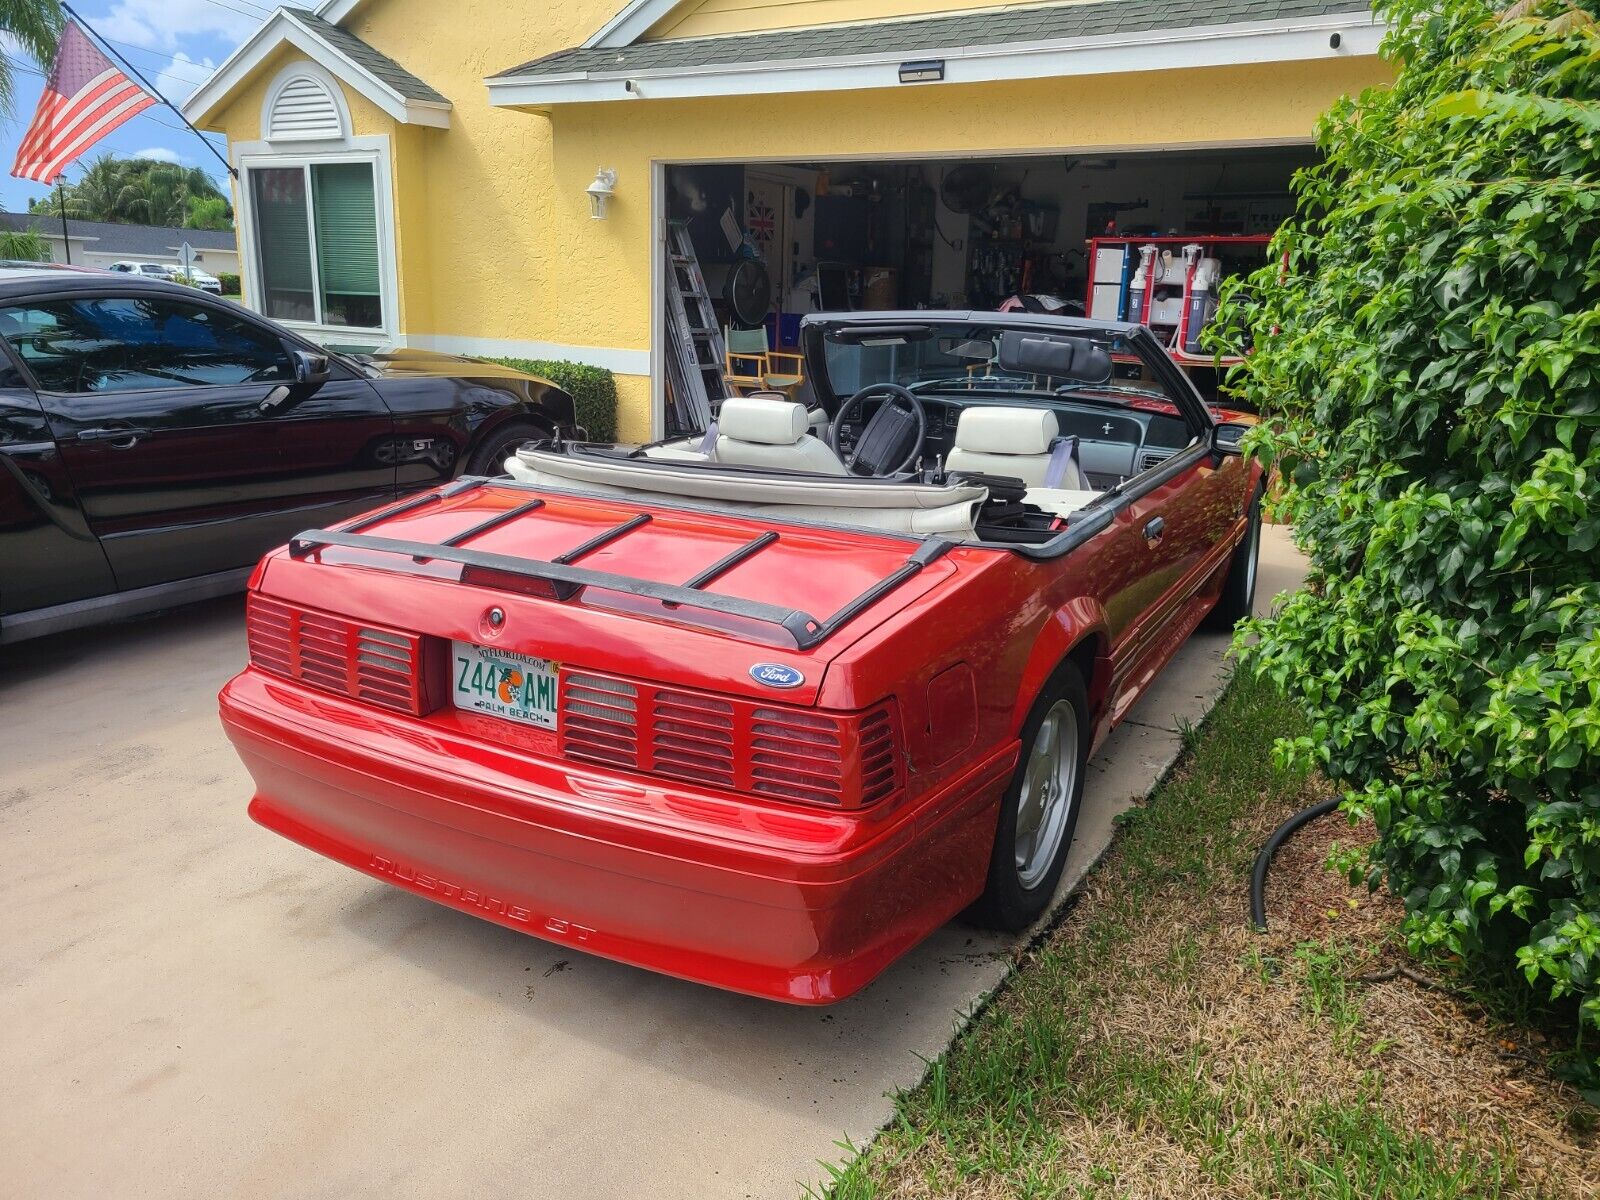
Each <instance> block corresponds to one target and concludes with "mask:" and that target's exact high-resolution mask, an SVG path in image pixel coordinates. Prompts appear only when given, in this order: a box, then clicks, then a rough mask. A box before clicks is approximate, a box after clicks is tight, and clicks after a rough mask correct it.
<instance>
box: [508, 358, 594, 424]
mask: <svg viewBox="0 0 1600 1200" xmlns="http://www.w3.org/2000/svg"><path fill="white" fill-rule="evenodd" d="M487 361H489V362H497V363H503V364H504V365H506V366H508V367H515V368H516V369H517V370H519V371H527V372H528V373H529V374H530V375H538V376H539V377H540V378H542V379H548V380H549V381H550V382H551V383H553V384H555V385H556V386H557V387H559V388H560V389H561V390H562V391H564V392H566V393H567V395H569V396H571V397H572V403H573V407H574V408H576V409H577V414H578V424H579V425H582V426H583V427H584V428H585V429H586V430H588V431H589V436H590V438H592V439H593V440H594V441H597V442H609V441H611V440H612V439H613V438H615V437H616V436H617V380H616V376H614V375H612V374H611V372H610V371H608V370H606V369H605V368H604V367H591V366H588V365H586V364H584V363H575V362H566V361H564V360H560V359H543V358H491V359H488V360H487Z"/></svg>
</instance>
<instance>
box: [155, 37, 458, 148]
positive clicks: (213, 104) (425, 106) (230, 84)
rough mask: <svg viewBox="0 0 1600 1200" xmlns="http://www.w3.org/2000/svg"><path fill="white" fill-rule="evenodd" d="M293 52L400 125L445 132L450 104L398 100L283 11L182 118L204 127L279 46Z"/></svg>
mask: <svg viewBox="0 0 1600 1200" xmlns="http://www.w3.org/2000/svg"><path fill="white" fill-rule="evenodd" d="M286 45H287V46H293V47H294V48H295V49H296V50H299V51H300V52H301V53H302V54H304V55H305V56H306V57H307V58H309V59H310V60H311V61H312V62H314V63H316V64H317V65H318V66H320V67H322V68H323V69H324V70H326V71H328V72H329V73H330V74H332V75H334V76H335V77H337V78H338V79H339V80H340V81H341V82H343V83H345V84H348V85H349V86H350V87H352V88H354V89H355V90H356V91H357V92H359V93H360V94H361V95H362V96H365V97H366V98H367V99H368V100H370V101H371V102H372V103H373V104H375V105H376V106H377V107H378V108H380V109H382V110H383V111H384V112H385V113H387V114H388V115H389V116H390V117H392V118H394V119H395V120H396V121H399V122H400V123H401V124H402V125H429V126H432V127H433V128H435V129H448V128H450V104H449V102H448V101H445V102H444V103H440V102H439V101H437V100H415V99H412V98H410V97H408V96H403V95H401V94H400V93H399V92H398V91H396V90H395V89H394V88H393V87H391V86H390V85H389V84H388V83H386V82H384V81H383V80H382V79H379V78H378V77H377V76H376V75H374V74H373V73H372V72H371V71H369V70H367V68H366V67H364V66H362V65H361V64H360V63H358V62H357V61H356V60H355V59H353V58H351V57H350V56H349V55H347V54H345V53H343V52H342V51H340V50H339V49H338V48H337V47H334V46H330V45H329V44H328V43H327V42H326V41H324V40H323V39H322V38H320V37H318V36H317V35H316V34H314V33H312V32H311V31H310V30H309V29H307V28H306V27H305V26H304V25H302V24H301V23H300V22H299V21H298V20H296V19H295V18H294V17H292V16H290V15H289V14H288V13H287V12H286V11H284V10H283V9H281V8H280V9H279V10H278V11H277V12H275V13H273V14H272V16H270V17H268V18H267V19H266V20H265V21H263V22H262V24H261V27H260V28H259V29H257V30H256V31H255V32H254V33H253V34H251V35H250V36H249V37H248V38H246V39H245V40H244V42H243V44H241V45H240V47H239V48H238V49H237V50H235V51H234V52H233V53H232V54H230V55H229V56H228V57H227V58H226V59H225V60H224V61H223V63H222V65H221V66H220V67H218V68H217V69H216V71H215V72H213V74H212V75H211V77H210V78H209V79H207V80H206V81H205V82H204V83H202V84H201V85H200V86H199V87H197V88H196V89H195V90H194V93H193V95H191V96H190V97H189V98H188V99H187V100H185V101H184V102H183V115H184V118H185V119H186V120H188V121H189V122H191V123H192V124H195V125H201V126H203V125H204V124H205V123H206V121H208V120H209V119H210V118H211V116H212V114H213V113H215V112H216V110H217V109H218V108H220V107H222V105H223V104H224V103H226V102H227V99H228V97H229V96H230V95H231V94H232V93H233V92H234V91H235V90H236V89H238V88H239V87H240V86H242V85H243V84H245V83H246V82H248V81H249V79H250V77H251V76H252V75H253V74H254V73H255V72H256V71H257V70H258V69H259V68H260V67H261V66H262V64H264V63H265V62H266V61H267V60H268V59H269V58H271V57H272V56H273V55H274V54H276V53H277V52H278V50H280V49H281V48H282V47H284V46H286Z"/></svg>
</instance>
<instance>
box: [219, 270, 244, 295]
mask: <svg viewBox="0 0 1600 1200" xmlns="http://www.w3.org/2000/svg"><path fill="white" fill-rule="evenodd" d="M217 282H218V283H220V284H222V294H223V295H224V296H237V295H238V294H239V277H238V276H237V275H229V274H227V273H226V272H222V271H219V272H217Z"/></svg>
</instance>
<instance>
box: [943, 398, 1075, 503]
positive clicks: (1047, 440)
mask: <svg viewBox="0 0 1600 1200" xmlns="http://www.w3.org/2000/svg"><path fill="white" fill-rule="evenodd" d="M1059 433H1060V429H1059V427H1058V426H1057V425H1056V415H1055V413H1053V412H1051V411H1050V410H1049V409H1047V408H968V409H964V410H963V411H962V413H961V419H960V420H959V421H957V422H956V440H955V445H954V446H952V447H951V449H950V453H949V454H948V455H947V456H946V457H945V460H944V469H945V470H946V471H981V472H983V473H984V474H985V475H1008V476H1010V477H1012V478H1013V479H1020V480H1022V482H1023V483H1025V484H1027V485H1028V486H1029V487H1041V486H1043V484H1044V481H1045V472H1046V471H1047V470H1048V468H1049V466H1050V450H1051V444H1052V443H1053V442H1054V441H1055V440H1056V436H1057V435H1058V434H1059Z"/></svg>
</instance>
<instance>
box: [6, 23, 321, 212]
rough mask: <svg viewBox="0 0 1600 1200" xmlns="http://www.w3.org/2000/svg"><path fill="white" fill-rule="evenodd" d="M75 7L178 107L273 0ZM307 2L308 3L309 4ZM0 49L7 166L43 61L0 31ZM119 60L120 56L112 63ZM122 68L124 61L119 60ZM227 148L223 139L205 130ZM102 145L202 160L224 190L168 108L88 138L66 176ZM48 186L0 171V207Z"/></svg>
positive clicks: (217, 170)
mask: <svg viewBox="0 0 1600 1200" xmlns="http://www.w3.org/2000/svg"><path fill="white" fill-rule="evenodd" d="M71 3H72V6H73V8H75V9H76V10H77V11H78V13H79V15H80V16H82V17H83V19H84V21H85V22H87V24H88V25H89V27H90V29H91V30H92V31H93V32H94V33H98V34H99V35H100V36H101V37H103V38H105V39H106V40H107V41H108V42H110V43H111V46H112V49H114V50H115V51H116V52H117V53H118V54H120V55H122V56H123V58H125V59H126V60H127V62H128V63H129V64H131V65H132V66H133V67H134V68H135V69H136V70H137V71H138V72H139V74H141V75H143V76H144V77H145V79H146V80H148V81H149V82H150V83H151V84H153V85H154V86H155V89H156V90H157V91H158V92H160V93H161V96H162V97H163V98H164V99H166V100H170V101H171V102H172V103H173V104H175V105H177V106H178V107H180V108H181V107H183V102H184V100H186V99H187V98H188V96H189V93H190V92H192V91H193V90H194V88H195V85H196V84H198V83H200V82H201V81H203V80H204V79H205V77H206V76H207V75H208V74H209V73H210V71H211V68H212V67H214V66H216V65H217V64H218V63H220V62H221V61H222V60H223V59H225V58H226V57H227V56H228V55H229V54H231V53H232V52H233V49H234V47H236V46H237V45H238V44H239V43H240V42H242V41H244V39H245V38H247V37H249V36H250V34H251V32H252V31H253V30H254V29H255V28H256V26H258V25H259V24H260V23H261V21H262V19H263V18H264V17H266V16H267V14H268V13H270V12H271V11H272V4H273V0H71ZM308 7H310V5H308ZM0 53H4V55H5V57H6V58H7V59H8V60H9V61H10V63H11V74H12V79H13V81H14V83H15V88H16V100H15V103H14V106H13V111H11V112H10V113H4V114H0V155H3V156H4V162H3V164H0V168H3V169H4V170H5V171H7V172H8V171H9V169H10V166H11V163H12V162H13V161H14V160H15V159H16V154H17V144H18V143H19V142H21V140H22V135H23V134H24V133H25V132H26V131H27V128H28V122H29V121H31V120H32V119H33V110H34V107H35V106H36V105H37V104H38V103H39V93H40V92H41V91H42V90H43V89H44V75H45V74H46V73H47V72H48V71H49V69H50V68H49V64H48V63H46V64H42V65H41V64H39V63H36V62H34V61H33V59H31V58H29V57H28V54H27V52H26V51H25V50H23V49H21V48H20V47H18V46H17V45H16V44H15V43H13V42H11V41H10V40H9V39H4V38H3V37H0ZM118 65H119V66H121V65H122V64H120V63H119V64H118ZM123 69H124V70H126V69H127V68H126V67H124V68H123ZM207 141H209V142H210V143H211V144H212V145H214V146H215V147H216V148H217V149H218V150H220V151H222V152H223V153H226V147H225V143H224V139H223V138H222V137H221V136H218V135H212V136H209V137H208V138H207ZM107 150H110V151H114V152H115V153H117V154H118V155H123V156H127V157H140V158H155V159H160V160H162V161H163V162H176V163H182V164H183V165H184V166H186V167H201V168H203V169H204V170H206V171H207V172H209V173H210V174H211V175H212V176H214V177H215V178H216V180H217V186H218V187H221V188H222V189H223V191H224V192H226V191H227V172H226V171H225V170H224V169H223V166H222V164H221V163H219V162H218V161H217V160H216V158H215V157H213V156H212V155H211V154H210V153H209V152H208V151H207V150H206V148H205V145H204V144H202V142H201V140H200V139H199V138H198V137H196V136H195V135H194V134H192V133H190V132H189V131H188V130H187V129H185V128H184V127H183V122H182V121H181V120H179V118H178V115H177V114H176V113H174V112H173V111H172V110H171V109H170V108H166V107H163V106H161V105H156V106H155V107H153V108H149V109H146V110H145V111H144V112H142V113H140V114H139V115H138V116H136V117H134V118H133V119H132V120H131V121H129V122H127V123H126V124H125V125H123V126H122V127H121V128H120V129H118V130H116V131H115V132H114V133H112V134H111V135H110V136H109V137H107V138H105V139H104V140H102V141H101V142H99V143H98V144H97V145H95V146H93V147H92V148H91V149H90V150H89V151H88V152H87V153H86V154H85V155H84V156H83V158H81V159H80V160H79V161H78V162H76V163H74V164H73V165H72V166H70V167H68V168H67V171H66V176H67V181H68V182H69V183H70V182H74V181H76V180H77V179H78V178H79V177H80V176H82V174H83V167H84V164H85V163H86V162H88V161H89V160H91V159H93V158H94V157H95V156H96V155H99V154H101V153H103V152H105V151H107ZM49 191H50V189H49V188H46V187H45V186H43V185H42V184H37V183H34V182H32V181H31V180H27V179H15V178H13V177H12V176H11V175H10V174H8V173H7V174H0V209H3V210H4V211H6V212H26V211H27V209H28V200H29V198H30V197H33V196H43V195H47V194H48V193H49Z"/></svg>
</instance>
